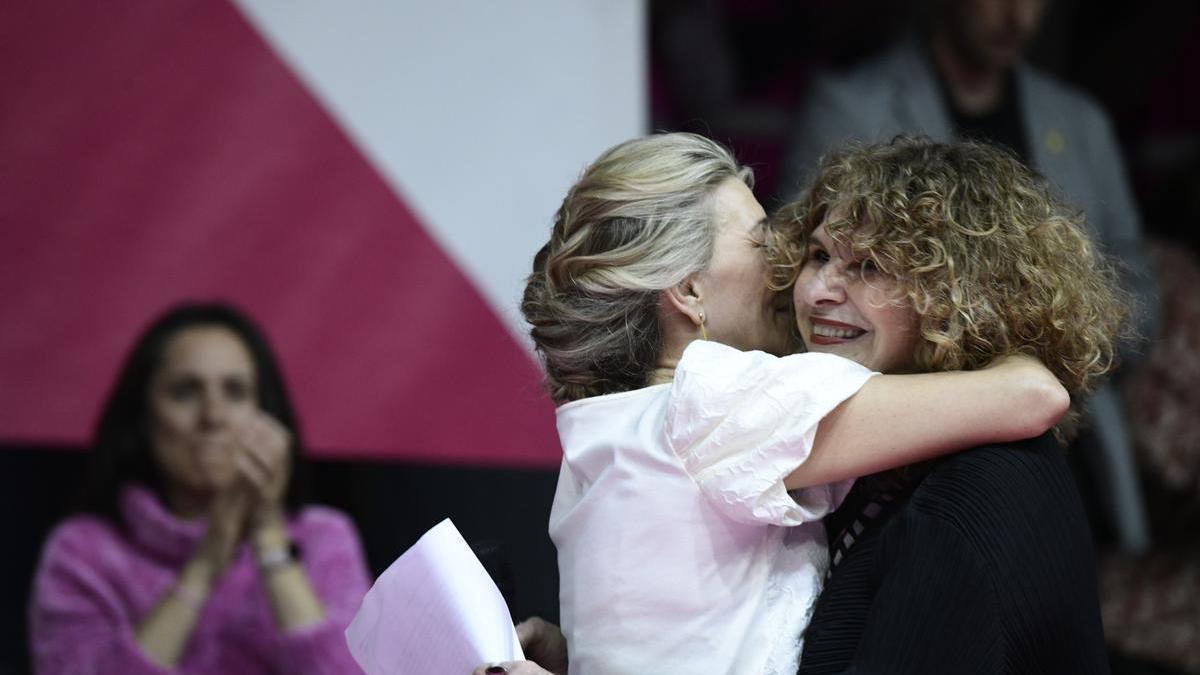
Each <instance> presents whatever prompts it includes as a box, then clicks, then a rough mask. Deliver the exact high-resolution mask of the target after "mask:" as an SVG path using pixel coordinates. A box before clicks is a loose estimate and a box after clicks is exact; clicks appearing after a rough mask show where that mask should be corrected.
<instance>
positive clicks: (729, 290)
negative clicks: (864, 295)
mask: <svg viewBox="0 0 1200 675" xmlns="http://www.w3.org/2000/svg"><path fill="white" fill-rule="evenodd" d="M712 203H713V216H714V219H715V221H716V225H717V235H716V240H715V241H714V242H713V256H712V261H711V262H710V263H709V266H708V269H706V270H704V271H703V272H700V273H699V274H698V275H697V282H698V283H699V284H700V287H701V288H702V289H703V292H702V298H701V300H702V303H703V308H704V313H705V328H706V329H707V331H708V337H709V339H711V340H715V341H717V342H721V343H723V344H727V345H729V346H731V347H736V348H738V349H741V350H761V351H765V352H768V353H771V354H785V353H787V352H789V351H791V350H790V349H789V347H790V345H789V338H788V332H789V331H788V323H789V322H790V321H791V316H790V313H789V312H788V311H787V307H786V306H784V307H780V303H779V302H778V301H776V294H775V293H773V292H771V291H769V290H768V288H767V262H766V256H765V252H764V246H763V241H764V237H765V236H766V231H765V228H766V226H767V214H766V212H765V211H763V207H762V205H760V204H759V203H758V200H756V199H755V198H754V194H753V193H752V192H750V188H748V187H746V185H745V184H744V183H742V182H741V181H739V180H736V179H730V180H727V181H725V182H724V183H722V184H721V185H720V186H719V187H717V189H716V190H715V191H714V192H713V202H712Z"/></svg>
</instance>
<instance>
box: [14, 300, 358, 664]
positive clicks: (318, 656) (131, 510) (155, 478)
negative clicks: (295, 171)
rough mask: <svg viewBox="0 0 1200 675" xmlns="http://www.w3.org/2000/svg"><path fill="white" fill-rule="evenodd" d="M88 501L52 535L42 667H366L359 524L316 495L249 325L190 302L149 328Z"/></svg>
mask: <svg viewBox="0 0 1200 675" xmlns="http://www.w3.org/2000/svg"><path fill="white" fill-rule="evenodd" d="M92 452H93V462H94V468H93V474H92V483H93V492H92V501H91V505H90V508H89V509H88V511H87V512H85V513H79V514H77V515H74V516H72V517H70V518H68V519H67V520H66V521H65V522H63V523H61V524H60V525H59V526H58V527H57V528H55V530H54V531H53V532H52V533H51V534H50V537H49V539H48V541H47V542H46V544H45V547H44V549H43V552H42V558H41V561H40V563H39V565H38V570H37V574H36V578H35V582H34V589H33V597H32V600H31V604H30V610H29V611H30V622H31V630H30V633H31V642H32V644H31V651H32V657H33V664H34V669H35V671H36V672H38V673H44V674H57V673H63V674H66V673H79V672H99V673H172V672H178V673H270V672H287V673H353V672H358V667H357V665H356V664H355V663H354V661H353V659H352V658H351V656H350V653H349V650H348V649H347V647H346V644H345V637H344V635H343V631H344V630H345V627H346V626H347V625H348V623H349V621H350V619H351V617H352V616H353V614H354V612H355V611H357V609H358V605H359V602H360V601H361V599H362V596H363V594H364V593H365V591H366V589H367V587H368V583H369V581H368V577H367V571H366V564H365V562H364V559H363V554H362V547H361V545H360V543H359V540H358V535H357V533H356V532H355V529H354V527H353V526H352V524H351V523H350V521H349V520H348V519H347V518H346V517H345V516H343V515H342V514H341V513H339V512H337V511H334V510H332V509H328V508H323V507H316V506H304V505H303V501H302V489H301V488H302V478H303V464H302V441H301V438H300V432H299V429H298V427H297V423H296V420H295V418H294V415H293V412H292V406H291V403H290V401H289V397H288V393H287V390H286V388H285V386H284V381H283V377H282V374H281V372H280V370H279V367H278V365H277V364H276V361H275V358H274V356H273V355H272V353H271V350H270V348H269V347H268V345H267V342H266V341H265V339H264V338H263V336H262V335H261V333H260V332H259V330H258V329H257V328H256V327H255V326H254V325H253V324H252V323H251V321H250V320H249V319H247V318H246V317H245V316H243V315H241V314H240V313H238V312H237V311H236V310H234V309H232V308H230V307H227V306H224V305H219V304H185V305H181V306H179V307H177V308H175V309H173V310H171V311H169V312H167V313H166V314H164V315H163V316H161V317H159V318H158V319H157V320H156V321H155V322H154V323H153V324H152V325H151V326H150V327H149V328H148V329H147V330H146V331H145V332H144V333H143V334H142V336H141V337H140V339H139V340H138V341H137V343H136V345H135V346H134V348H133V350H132V351H131V353H130V354H129V356H128V358H127V360H126V362H125V364H124V367H123V368H122V370H121V372H120V375H119V376H118V378H117V381H116V383H115V385H114V387H113V389H112V392H111V394H110V396H109V398H108V401H107V403H106V405H105V407H104V411H103V414H102V416H101V417H100V421H99V424H98V425H97V428H96V431H95V436H94V439H93V447H92Z"/></svg>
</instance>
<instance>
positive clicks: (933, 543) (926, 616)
mask: <svg viewBox="0 0 1200 675" xmlns="http://www.w3.org/2000/svg"><path fill="white" fill-rule="evenodd" d="M901 500H902V501H901V502H900V505H899V506H898V507H897V508H896V509H894V510H893V511H892V512H891V513H890V514H888V515H885V516H882V517H880V518H879V519H878V520H875V521H872V522H870V523H869V524H868V525H867V527H866V529H865V530H864V531H863V532H862V534H861V535H860V536H859V537H857V541H856V542H855V543H854V545H853V546H852V547H851V548H849V550H848V551H845V553H844V557H843V559H842V561H841V563H840V564H839V565H838V566H837V568H836V569H835V570H834V571H833V575H832V576H831V577H830V579H829V580H828V581H827V583H826V585H825V590H824V592H823V593H822V594H821V596H820V598H819V599H818V600H817V606H816V609H815V612H814V615H813V620H812V623H811V625H810V626H809V628H808V631H807V633H806V634H805V644H804V653H803V655H802V656H801V663H800V673H801V674H802V675H809V674H812V673H922V674H927V673H1088V674H1089V675H1092V674H1096V673H1107V672H1108V671H1109V668H1108V661H1107V656H1106V653H1105V647H1104V634H1103V630H1102V628H1101V625H1100V610H1099V601H1098V598H1097V582H1096V563H1095V557H1094V553H1093V549H1092V542H1091V536H1090V531H1089V528H1088V523H1087V519H1086V517H1085V516H1084V512H1083V506H1082V504H1081V502H1080V499H1079V494H1078V492H1077V490H1076V488H1075V483H1074V480H1073V478H1072V476H1071V473H1070V470H1069V469H1068V467H1067V464H1066V461H1065V458H1064V457H1063V454H1062V451H1061V450H1060V449H1059V447H1058V445H1057V444H1056V443H1055V441H1054V439H1053V438H1052V437H1051V436H1049V435H1044V436H1041V437H1039V438H1036V439H1033V440H1029V441H1023V442H1021V443H1011V444H1003V445H994V446H984V447H979V448H975V449H972V450H967V451H965V452H962V453H959V454H956V455H952V456H950V457H947V458H946V459H944V460H941V461H940V462H939V463H937V464H936V465H934V466H933V467H932V468H931V469H930V470H929V472H928V473H926V474H925V475H924V477H923V478H922V479H920V482H919V484H917V485H916V486H915V487H914V488H913V489H912V492H911V494H910V495H908V496H907V497H905V496H901ZM847 506H849V505H847ZM830 536H831V538H832V537H833V536H835V533H830Z"/></svg>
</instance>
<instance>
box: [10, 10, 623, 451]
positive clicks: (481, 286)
mask: <svg viewBox="0 0 1200 675" xmlns="http://www.w3.org/2000/svg"><path fill="white" fill-rule="evenodd" d="M644 32H645V8H644V6H643V2H642V0H579V1H570V2H564V1H562V0H522V1H521V2H493V1H489V0H477V1H473V2H467V1H454V0H448V1H447V2H424V1H417V0H404V1H391V2H385V1H383V0H374V1H363V2H354V3H340V2H339V3H334V2H319V1H317V0H287V1H285V0H178V1H173V2H116V3H94V2H35V1H34V0H15V1H12V2H6V3H3V4H0V303H2V306H3V311H2V314H0V316H2V317H3V319H2V321H3V328H2V329H0V444H34V445H40V444H46V445H80V444H82V443H83V442H84V441H85V440H86V438H87V436H88V434H89V430H90V428H91V426H92V424H93V423H94V420H95V416H96V414H97V410H98V407H99V405H100V403H101V401H102V400H103V398H104V396H105V394H106V392H107V388H108V387H109V386H110V384H111V382H112V379H113V377H114V374H115V371H116V369H117V367H118V365H119V362H120V360H121V358H122V356H123V355H124V353H125V351H126V349H127V348H128V347H129V345H130V343H131V341H132V340H133V338H134V336H135V335H136V334H137V333H138V331H139V330H140V329H141V328H142V327H143V326H144V325H145V323H146V322H147V321H148V320H149V319H150V318H151V317H152V316H153V315H154V314H156V313H157V312H159V311H161V310H162V309H164V308H165V307H167V306H169V305H172V304H174V303H176V302H178V301H180V300H184V299H224V300H229V301H232V302H234V303H236V304H237V305H239V306H241V307H243V308H244V309H246V310H247V311H249V312H250V313H251V314H252V315H254V316H255V317H256V318H257V319H258V320H259V321H260V322H261V323H262V324H263V326H264V328H265V329H266V332H267V333H268V335H269V337H270V338H271V340H272V342H273V343H274V345H275V347H276V348H277V351H278V352H279V354H280V357H281V359H282V361H283V365H284V369H285V371H286V374H287V376H288V379H289V381H290V384H291V387H292V390H293V393H294V396H295V398H296V400H297V401H296V402H297V405H298V408H299V411H300V414H301V418H302V420H303V422H304V427H305V431H306V433H307V436H308V441H309V444H310V445H311V446H312V448H313V451H314V454H317V455H319V456H324V457H327V458H368V459H392V458H394V459H399V460H411V461H418V462H432V463H443V464H448V465H467V466H471V465H474V466H497V467H504V466H508V467H514V468H515V467H529V468H536V467H547V468H548V467H552V466H555V465H556V464H557V461H558V453H559V450H558V447H557V443H556V440H555V436H554V429H553V416H552V414H551V410H552V408H551V406H550V404H549V402H548V401H547V400H546V398H545V397H544V396H543V395H542V393H541V391H540V389H539V378H540V373H539V371H538V369H537V365H536V362H535V360H534V358H533V356H532V353H531V351H530V349H529V346H528V345H527V343H526V342H525V339H524V338H523V337H522V334H523V328H522V326H521V322H520V318H519V314H518V310H517V303H518V299H519V297H520V290H521V287H522V283H523V277H524V275H525V273H526V271H527V269H528V265H529V262H530V260H531V258H532V256H533V253H534V252H535V251H536V249H537V247H538V246H539V245H540V243H541V242H543V241H544V240H545V238H546V236H547V233H548V231H549V227H550V219H551V217H552V214H553V211H554V209H555V208H556V207H557V205H558V202H559V200H561V198H562V195H563V194H564V193H565V191H566V189H567V187H568V186H569V185H570V183H571V182H572V181H573V180H574V178H575V177H576V176H577V175H578V173H579V171H580V170H581V169H582V168H583V166H584V165H585V164H586V162H587V161H588V160H590V159H591V158H593V157H594V156H595V155H596V154H598V153H599V152H600V151H601V150H603V149H604V148H605V147H608V146H610V145H612V144H613V143H616V142H618V141H621V140H623V139H625V138H628V137H631V136H634V135H637V134H639V133H643V132H644V131H645V124H646V117H647V115H646V108H647V104H646V89H647V85H646V75H645V71H646V66H645V60H646V57H645V40H644Z"/></svg>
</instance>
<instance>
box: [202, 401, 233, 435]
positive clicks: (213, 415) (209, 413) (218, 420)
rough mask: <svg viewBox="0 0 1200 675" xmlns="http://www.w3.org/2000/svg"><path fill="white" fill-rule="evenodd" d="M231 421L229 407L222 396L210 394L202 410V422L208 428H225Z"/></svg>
mask: <svg viewBox="0 0 1200 675" xmlns="http://www.w3.org/2000/svg"><path fill="white" fill-rule="evenodd" d="M228 420H229V405H228V403H227V402H226V401H225V399H224V397H222V396H221V395H220V394H215V393H208V394H206V395H205V396H204V401H203V403H202V404H201V408H200V422H201V424H203V425H204V426H205V427H206V428H218V427H221V426H224V425H225V423H226V422H228Z"/></svg>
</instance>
